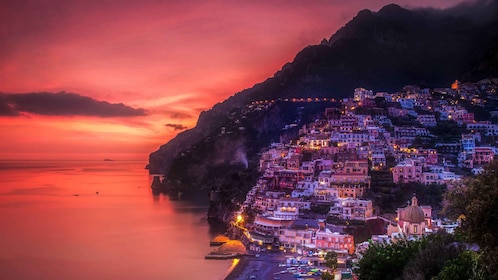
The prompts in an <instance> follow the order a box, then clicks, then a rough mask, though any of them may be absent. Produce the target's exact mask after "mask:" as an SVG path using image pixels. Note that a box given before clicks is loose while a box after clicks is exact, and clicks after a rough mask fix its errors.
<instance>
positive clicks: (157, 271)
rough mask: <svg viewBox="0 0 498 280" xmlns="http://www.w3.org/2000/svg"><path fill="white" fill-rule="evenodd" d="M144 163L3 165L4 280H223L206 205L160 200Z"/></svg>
mask: <svg viewBox="0 0 498 280" xmlns="http://www.w3.org/2000/svg"><path fill="white" fill-rule="evenodd" d="M144 166H145V162H137V161H0V272H1V273H0V278H1V279H3V280H7V279H16V280H17V279H76V280H77V279H220V278H222V277H223V276H224V274H225V272H226V271H227V269H228V268H229V267H230V266H231V264H232V262H231V261H230V260H227V261H213V260H211V261H210V260H205V259H204V256H205V255H206V254H207V253H209V252H210V250H211V248H210V247H209V240H210V238H212V237H213V236H214V235H215V234H216V233H215V232H212V231H211V230H210V227H209V225H208V223H207V220H206V212H207V204H206V202H205V203H199V202H195V203H194V202H192V201H190V202H189V201H171V200H169V198H168V197H165V196H153V195H152V194H151V189H150V183H151V178H150V176H149V174H148V172H147V170H145V169H144ZM96 192H98V194H97V193H96ZM76 194H77V196H76Z"/></svg>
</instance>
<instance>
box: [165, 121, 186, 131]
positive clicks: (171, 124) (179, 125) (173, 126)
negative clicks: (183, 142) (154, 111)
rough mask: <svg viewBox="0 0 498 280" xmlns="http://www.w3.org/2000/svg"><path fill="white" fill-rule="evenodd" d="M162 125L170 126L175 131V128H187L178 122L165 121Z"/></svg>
mask: <svg viewBox="0 0 498 280" xmlns="http://www.w3.org/2000/svg"><path fill="white" fill-rule="evenodd" d="M164 126H166V127H171V128H173V129H174V130H175V131H176V130H184V129H187V127H186V126H184V125H183V124H178V123H167V124H165V125H164Z"/></svg>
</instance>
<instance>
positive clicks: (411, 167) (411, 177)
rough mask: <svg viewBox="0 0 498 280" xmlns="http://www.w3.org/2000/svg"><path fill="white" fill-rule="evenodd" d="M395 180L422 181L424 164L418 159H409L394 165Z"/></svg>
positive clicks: (395, 181) (396, 181)
mask: <svg viewBox="0 0 498 280" xmlns="http://www.w3.org/2000/svg"><path fill="white" fill-rule="evenodd" d="M392 172H393V182H394V183H400V182H404V183H406V182H420V180H421V178H422V164H421V163H420V162H419V161H418V160H414V159H407V160H405V161H403V162H400V163H398V165H396V166H395V167H393V170H392Z"/></svg>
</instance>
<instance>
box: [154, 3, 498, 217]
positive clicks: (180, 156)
mask: <svg viewBox="0 0 498 280" xmlns="http://www.w3.org/2000/svg"><path fill="white" fill-rule="evenodd" d="M496 3H497V2H496V1H494V2H493V3H491V4H489V5H490V6H489V7H488V10H491V11H492V10H493V9H496V7H497V6H498V5H497V4H496ZM480 4H482V3H480ZM475 9H476V8H475V7H473V6H472V7H471V6H469V7H467V8H466V9H459V10H458V13H457V12H456V11H457V9H454V10H448V11H436V10H417V11H409V10H406V9H402V8H400V7H399V6H397V5H388V6H386V7H384V8H382V9H381V10H379V11H378V12H376V13H374V12H371V11H368V10H364V11H361V12H359V13H358V15H357V16H356V17H355V18H353V20H351V21H350V22H349V23H348V24H346V25H345V26H344V27H343V28H341V29H340V30H338V31H337V32H336V34H334V35H333V36H332V37H331V38H330V39H329V40H324V41H322V43H321V44H319V45H315V46H309V47H307V48H305V49H303V50H302V51H301V52H300V53H298V54H297V56H296V57H295V59H294V60H293V61H292V62H291V63H288V64H286V65H284V66H283V67H282V69H281V70H280V71H279V72H277V73H276V74H275V75H274V76H273V77H272V78H269V79H268V80H266V81H264V82H263V83H260V84H257V85H255V86H254V87H252V88H250V89H247V90H244V91H242V92H239V93H237V94H235V95H234V96H232V97H230V98H229V99H227V100H225V101H224V102H222V103H219V104H216V105H215V106H214V107H213V108H212V109H211V110H209V111H206V112H203V113H202V114H201V115H200V116H199V120H198V122H197V125H196V127H195V128H193V129H190V130H188V131H185V132H182V133H180V134H179V135H178V136H177V137H176V138H174V139H173V140H171V141H170V142H168V143H167V144H165V145H163V146H161V147H160V148H159V150H157V151H155V152H153V153H152V154H151V155H150V158H149V162H150V172H151V173H162V174H166V176H167V180H168V183H169V184H172V185H176V186H181V185H189V186H197V187H198V188H200V189H204V190H206V191H209V190H216V191H219V192H220V193H221V194H223V195H222V196H224V197H225V199H228V200H226V201H222V202H221V201H218V202H216V203H215V204H213V207H212V209H211V211H210V213H211V216H212V217H213V218H214V219H223V218H224V217H225V216H226V210H229V209H228V208H229V207H232V206H231V205H233V204H234V203H233V201H232V199H234V200H235V201H236V200H239V201H240V200H241V199H242V198H243V196H244V195H245V193H246V192H247V190H248V188H250V187H251V186H252V185H253V184H254V181H255V180H256V178H257V176H256V173H257V170H256V169H255V166H256V164H257V159H258V157H257V154H258V152H259V151H260V150H261V149H262V148H263V147H266V146H268V145H269V144H270V143H271V142H274V141H279V139H280V137H286V139H291V138H292V137H293V136H297V129H294V130H293V129H290V130H282V128H283V127H284V126H285V125H288V124H291V123H295V124H297V125H298V126H301V125H302V124H304V123H307V122H309V121H311V120H313V119H314V118H315V117H316V116H318V114H321V113H322V112H323V110H324V108H325V107H327V106H331V105H332V104H326V103H323V102H322V103H320V102H318V103H292V102H285V101H283V100H285V99H286V98H293V97H297V98H301V97H304V98H308V97H310V98H314V97H329V98H332V97H333V98H340V97H345V96H350V95H351V94H352V92H353V90H354V88H356V87H366V88H369V89H373V90H375V91H392V90H397V89H399V88H402V87H403V86H404V85H406V84H419V85H422V86H431V87H439V86H448V85H449V84H450V83H451V82H452V81H454V80H455V79H456V78H460V77H467V78H472V79H481V78H484V77H485V76H486V75H489V74H490V73H489V71H487V70H483V69H484V67H487V69H495V71H496V61H497V60H496V57H495V56H496V40H497V39H498V36H497V34H498V32H497V30H498V28H497V27H498V25H497V24H496V23H497V21H496V14H493V13H492V12H489V11H488V12H487V13H484V14H485V15H486V17H484V16H479V17H477V16H476V15H477V12H475ZM481 10H482V9H481ZM480 15H481V14H480ZM477 19H478V20H477ZM489 57H491V58H494V60H492V59H489ZM483 65H484V66H483ZM256 100H281V101H278V102H275V103H272V105H269V106H266V107H264V108H263V107H260V108H259V109H255V107H254V106H253V105H251V102H252V101H256ZM251 106H252V107H251Z"/></svg>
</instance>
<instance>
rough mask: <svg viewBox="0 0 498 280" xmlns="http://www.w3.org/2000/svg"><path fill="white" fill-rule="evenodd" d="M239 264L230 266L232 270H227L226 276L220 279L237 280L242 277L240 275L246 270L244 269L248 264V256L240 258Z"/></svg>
mask: <svg viewBox="0 0 498 280" xmlns="http://www.w3.org/2000/svg"><path fill="white" fill-rule="evenodd" d="M238 260H239V261H238V262H237V263H236V264H235V265H232V266H230V268H229V269H228V270H227V272H226V274H225V276H224V277H221V278H220V279H223V280H235V279H237V277H238V276H239V275H240V273H241V272H242V271H243V270H244V268H245V267H246V266H247V264H248V262H249V261H248V259H247V256H242V257H240V258H238Z"/></svg>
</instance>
